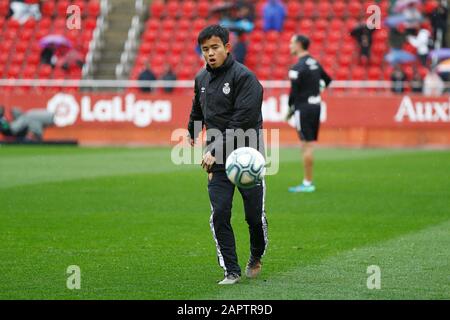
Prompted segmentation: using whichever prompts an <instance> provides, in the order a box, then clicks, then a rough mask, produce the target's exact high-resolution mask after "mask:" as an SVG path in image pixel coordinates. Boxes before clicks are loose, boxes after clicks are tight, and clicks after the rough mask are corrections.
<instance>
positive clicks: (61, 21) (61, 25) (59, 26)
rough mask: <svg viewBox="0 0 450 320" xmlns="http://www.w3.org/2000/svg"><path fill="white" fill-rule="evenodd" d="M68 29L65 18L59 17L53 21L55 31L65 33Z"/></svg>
mask: <svg viewBox="0 0 450 320" xmlns="http://www.w3.org/2000/svg"><path fill="white" fill-rule="evenodd" d="M66 29H67V20H66V19H65V18H57V19H56V20H54V21H53V31H57V32H61V33H63V32H64V31H65V30H66Z"/></svg>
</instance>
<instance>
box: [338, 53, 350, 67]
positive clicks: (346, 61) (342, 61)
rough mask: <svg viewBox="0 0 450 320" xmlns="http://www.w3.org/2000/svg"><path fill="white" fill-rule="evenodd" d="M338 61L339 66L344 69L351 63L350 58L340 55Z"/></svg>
mask: <svg viewBox="0 0 450 320" xmlns="http://www.w3.org/2000/svg"><path fill="white" fill-rule="evenodd" d="M338 60H339V66H340V67H345V68H347V67H349V66H350V65H351V64H352V62H353V59H352V56H350V55H345V54H341V55H340V56H339V59H338Z"/></svg>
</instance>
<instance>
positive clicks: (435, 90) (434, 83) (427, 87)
mask: <svg viewBox="0 0 450 320" xmlns="http://www.w3.org/2000/svg"><path fill="white" fill-rule="evenodd" d="M444 89H445V84H444V81H442V78H441V77H440V76H439V74H438V73H437V72H436V70H431V71H430V72H428V73H427V75H426V76H425V79H424V81H423V94H424V95H426V96H440V95H442V93H443V92H444Z"/></svg>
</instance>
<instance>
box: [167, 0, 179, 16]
mask: <svg viewBox="0 0 450 320" xmlns="http://www.w3.org/2000/svg"><path fill="white" fill-rule="evenodd" d="M166 9H167V15H168V16H169V17H171V18H177V17H178V15H179V14H180V3H178V1H176V0H169V2H167V3H166Z"/></svg>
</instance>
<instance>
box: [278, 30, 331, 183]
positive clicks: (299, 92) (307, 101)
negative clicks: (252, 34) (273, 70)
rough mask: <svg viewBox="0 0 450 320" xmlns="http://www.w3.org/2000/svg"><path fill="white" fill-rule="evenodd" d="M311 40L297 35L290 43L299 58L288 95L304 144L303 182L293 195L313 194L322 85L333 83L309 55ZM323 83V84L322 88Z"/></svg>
mask: <svg viewBox="0 0 450 320" xmlns="http://www.w3.org/2000/svg"><path fill="white" fill-rule="evenodd" d="M309 44H310V41H309V39H308V38H307V37H305V36H303V35H295V36H293V37H292V39H291V42H290V45H289V47H290V50H291V54H293V55H295V56H297V57H298V58H299V60H298V62H297V63H296V64H295V65H294V66H292V67H291V69H290V70H289V79H290V80H291V92H290V95H289V108H290V111H289V114H288V117H287V119H289V118H290V117H292V115H294V116H295V125H296V128H297V131H298V135H299V137H300V140H301V141H302V150H303V163H304V179H303V183H301V184H300V185H298V186H295V187H291V188H289V191H290V192H313V191H315V190H316V187H315V186H314V184H313V143H314V141H316V140H317V137H318V133H319V125H320V109H321V98H320V93H321V86H323V87H326V86H328V85H329V84H330V82H331V78H330V76H329V75H328V74H327V73H326V72H325V70H324V69H323V68H322V66H321V65H320V64H319V62H318V61H317V60H316V59H314V58H313V57H311V56H310V54H309V52H308V47H309ZM321 83H322V85H321Z"/></svg>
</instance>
